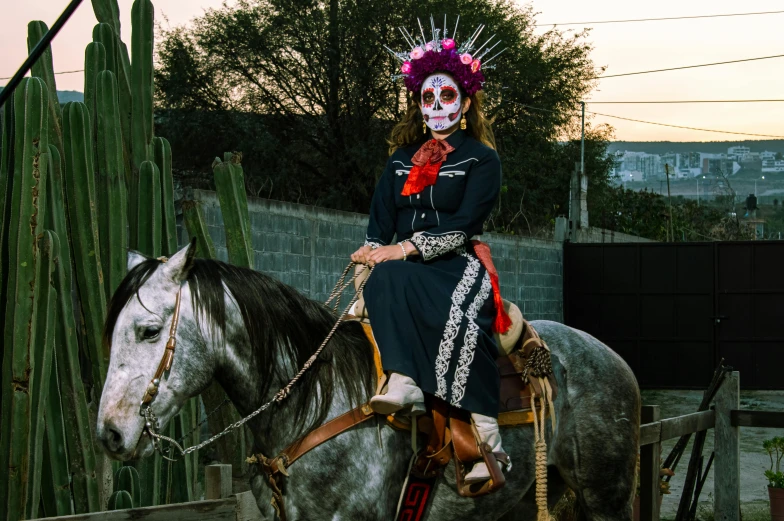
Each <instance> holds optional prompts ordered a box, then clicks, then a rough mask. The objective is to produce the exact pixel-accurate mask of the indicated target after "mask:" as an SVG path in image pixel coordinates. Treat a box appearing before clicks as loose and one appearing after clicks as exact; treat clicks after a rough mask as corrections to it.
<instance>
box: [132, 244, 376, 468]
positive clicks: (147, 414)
mask: <svg viewBox="0 0 784 521" xmlns="http://www.w3.org/2000/svg"><path fill="white" fill-rule="evenodd" d="M158 260H160V261H161V262H162V263H165V262H167V261H168V259H167V258H166V257H160V258H158ZM354 265H355V263H354V262H350V263H349V264H348V266H346V269H345V270H343V273H342V275H341V276H340V278H339V279H338V282H337V283H336V284H335V287H334V288H333V289H332V292H331V293H330V296H329V298H328V299H327V301H326V302H325V303H324V304H325V305H329V303H330V302H331V301H333V300H335V304H334V306H333V311H334V312H337V309H338V306H339V305H340V296H341V295H342V294H343V291H344V290H345V289H346V288H348V287H349V286H351V285H352V284H353V283H354V280H355V279H356V278H357V277H359V275H360V274H361V273H362V272H363V271H364V269H369V270H370V272H369V274H368V277H367V278H365V280H363V281H362V283H361V284H360V285H359V288H357V290H356V292H355V293H354V296H353V297H352V298H351V301H350V302H349V303H348V305H347V306H346V308H345V309H344V310H343V312H342V313H341V314H340V316H339V317H338V319H337V320H336V321H335V325H334V326H332V329H331V330H330V332H329V333H328V334H327V336H326V338H324V341H323V342H322V343H321V345H320V346H319V348H318V349H316V351H315V352H314V353H313V355H311V357H310V358H308V360H307V361H306V362H305V363H304V364H303V365H302V368H301V369H300V371H299V372H298V373H297V374H296V375H295V376H294V377H293V378H292V379H291V380H290V381H289V383H288V384H286V386H285V387H283V388H281V389H280V390H279V391H278V392H277V393H275V396H274V397H273V398H272V399H271V400H270V401H268V402H267V403H265V404H264V405H262V406H261V407H259V408H258V409H256V410H255V411H253V412H252V413H250V414H249V415H247V416H245V417H244V418H241V419H240V420H238V421H236V422H234V423H232V424H231V425H229V426H227V427H226V428H225V429H223V430H222V431H221V432H219V433H218V434H216V435H214V436H212V437H211V438H209V439H207V440H205V441H203V442H201V443H199V444H198V445H194V446H192V447H188V448H187V449H183V448H182V446H181V445H180V444H179V443H178V442H177V440H174V439H172V438H170V437H168V436H164V435H163V434H160V433H158V430H159V425H158V418H157V417H156V416H155V413H154V412H153V411H152V406H151V404H152V401H153V400H154V399H155V397H156V396H158V390H159V387H160V385H161V379H162V378H163V376H164V373H166V372H167V371H170V370H171V366H172V362H173V361H174V351H175V349H176V347H177V339H176V335H177V325H178V324H179V320H180V302H181V299H182V283H181V284H180V288H179V289H178V290H177V297H176V299H175V301H174V312H173V314H172V323H171V326H170V328H169V339H168V340H167V341H166V349H165V350H164V351H163V357H162V358H161V361H160V362H159V363H158V368H157V369H156V370H155V374H154V375H153V377H152V380H150V383H149V384H148V385H147V389H146V390H145V391H144V397H143V398H142V401H141V404H140V408H139V415H140V416H142V417H144V421H145V423H144V428H143V429H142V434H141V435H140V436H149V437H150V438H151V439H152V444H153V449H154V450H156V451H157V452H158V453H159V454H160V455H161V457H162V458H164V459H167V460H169V461H176V459H175V458H171V457H169V456H167V455H166V453H165V452H169V453H170V452H171V448H169V450H168V451H164V450H163V447H161V441H167V442H169V443H170V444H171V446H172V447H176V448H177V449H178V450H179V452H180V456H186V455H187V454H190V453H191V452H195V451H197V450H200V449H202V448H204V447H206V446H207V445H210V444H211V443H213V442H215V441H216V440H218V439H219V438H222V437H223V436H225V435H227V434H229V433H230V432H232V431H234V430H236V429H238V428H240V427H242V426H243V425H244V424H245V423H247V422H248V421H250V420H251V419H253V418H254V417H255V416H257V415H258V414H260V413H261V412H263V411H265V410H267V409H268V408H269V407H270V406H272V405H273V404H274V403H279V402H282V401H283V400H285V399H286V398H287V397H288V396H289V394H290V393H291V389H292V388H293V387H294V385H295V384H296V383H297V382H298V381H299V379H300V378H302V376H303V375H304V374H305V373H306V372H307V370H308V369H310V367H311V366H312V365H313V364H314V363H315V361H316V360H317V359H318V357H319V355H320V354H321V352H322V351H323V350H324V348H325V347H326V346H327V344H328V343H329V341H330V340H331V339H332V336H333V335H334V334H335V331H337V329H338V326H340V324H341V322H343V320H344V319H345V318H346V316H347V315H348V311H349V309H351V306H353V305H354V303H355V302H356V301H357V300H358V299H359V295H361V294H362V290H363V288H364V287H365V283H366V282H367V281H368V279H369V278H370V277H369V275H370V274H372V273H373V269H374V267H370V268H367V267H365V268H363V269H362V270H359V271H357V272H355V273H354V276H353V277H351V278H350V279H349V280H348V281H347V282H346V275H347V274H348V272H349V270H351V268H353V267H354ZM226 403H228V400H224V402H223V403H222V404H221V405H219V406H218V408H216V409H215V410H214V411H212V412H210V413H209V414H208V415H207V416H208V417H209V416H211V415H212V414H214V413H215V412H217V411H218V409H220V408H221V407H222V406H223V405H225V404H226ZM204 421H206V419H205V420H204ZM202 423H203V422H202ZM180 439H181V440H182V439H184V437H183V438H180ZM137 446H138V443H137Z"/></svg>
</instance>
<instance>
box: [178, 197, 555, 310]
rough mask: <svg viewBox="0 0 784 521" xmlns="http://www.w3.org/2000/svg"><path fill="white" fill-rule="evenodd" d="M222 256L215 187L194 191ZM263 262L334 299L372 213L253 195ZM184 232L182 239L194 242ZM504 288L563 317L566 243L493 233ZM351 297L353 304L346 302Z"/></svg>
mask: <svg viewBox="0 0 784 521" xmlns="http://www.w3.org/2000/svg"><path fill="white" fill-rule="evenodd" d="M192 197H193V199H194V200H196V201H198V202H200V204H201V207H202V212H203V213H204V218H205V221H206V225H207V228H208V230H209V233H210V235H211V236H212V239H213V241H214V242H215V248H216V254H217V256H218V258H219V259H221V260H224V261H225V260H227V251H226V246H225V244H226V237H225V233H224V230H223V218H222V216H221V212H220V204H219V203H218V198H217V196H216V194H215V193H214V192H208V191H202V190H194V191H193V192H192ZM248 211H249V213H250V220H251V229H252V231H253V249H254V252H255V265H256V269H257V270H259V271H264V272H265V273H267V274H269V275H272V276H274V277H276V278H277V279H279V280H281V281H283V282H284V283H286V284H289V285H291V286H294V287H295V288H297V289H299V290H300V291H302V292H303V293H304V294H306V295H308V296H309V297H311V298H313V299H316V300H322V301H323V300H326V299H327V297H328V296H329V292H330V291H331V289H332V287H333V286H334V284H335V282H336V281H337V278H338V276H339V275H340V273H341V271H342V270H343V269H344V268H345V267H346V264H347V263H348V261H349V256H350V255H351V253H353V252H354V251H355V250H356V249H357V248H358V247H359V246H360V245H362V244H363V243H364V241H365V230H366V228H367V216H366V215H361V214H355V213H349V212H341V211H337V210H330V209H326V208H316V207H313V206H306V205H301V204H295V203H284V202H279V201H271V200H268V199H258V198H249V199H248ZM187 240H188V238H187V233H186V232H185V230H183V229H181V230H180V243H181V244H185V243H186V242H187ZM483 240H485V241H486V242H487V243H488V244H490V247H491V248H492V253H493V261H494V263H495V266H496V268H497V269H498V272H499V278H500V283H501V293H502V295H503V297H504V298H505V299H508V300H510V301H512V302H515V303H516V304H517V305H518V306H519V307H520V309H521V310H522V312H523V314H524V316H525V317H526V318H527V319H529V320H538V319H546V320H555V321H559V322H562V321H563V277H562V271H563V270H562V267H563V247H562V245H561V243H558V242H552V241H542V240H536V239H527V238H520V237H513V236H506V235H496V234H487V235H485V236H484V238H483ZM344 302H347V300H346V301H344Z"/></svg>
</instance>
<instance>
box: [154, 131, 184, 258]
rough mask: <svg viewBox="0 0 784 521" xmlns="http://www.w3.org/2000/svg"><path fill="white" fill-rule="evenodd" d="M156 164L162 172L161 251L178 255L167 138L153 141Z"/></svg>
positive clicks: (170, 162)
mask: <svg viewBox="0 0 784 521" xmlns="http://www.w3.org/2000/svg"><path fill="white" fill-rule="evenodd" d="M152 145H153V155H154V157H155V164H156V165H157V166H158V170H160V172H161V201H162V203H163V208H161V216H162V217H163V231H162V235H163V236H162V241H161V251H162V252H163V254H164V255H167V256H168V255H174V254H175V253H177V249H178V248H177V222H176V221H175V218H174V180H173V178H172V153H171V145H169V142H168V141H167V140H166V138H162V137H156V138H153V140H152Z"/></svg>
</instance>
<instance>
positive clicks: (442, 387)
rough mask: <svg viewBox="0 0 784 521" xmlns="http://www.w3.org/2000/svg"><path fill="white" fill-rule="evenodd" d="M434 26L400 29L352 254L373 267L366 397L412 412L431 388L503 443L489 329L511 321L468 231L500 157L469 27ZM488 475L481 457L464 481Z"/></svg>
mask: <svg viewBox="0 0 784 521" xmlns="http://www.w3.org/2000/svg"><path fill="white" fill-rule="evenodd" d="M431 25H432V20H431ZM444 32H446V31H444ZM439 33H440V30H438V29H435V28H433V39H432V41H429V42H425V41H424V34H423V38H422V40H421V41H420V42H419V44H417V42H414V41H413V38H411V36H410V35H408V33H407V32H405V34H406V35H407V39H409V44H413V45H412V47H413V48H412V50H411V51H410V52H409V53H393V54H395V56H396V58H398V59H399V60H400V61H402V62H403V64H402V66H401V72H402V74H403V76H404V77H405V85H406V87H407V89H408V90H409V91H410V92H411V96H410V97H409V106H408V110H407V112H406V115H405V118H404V119H403V121H401V122H400V123H398V124H397V125H396V126H395V127H394V129H393V130H392V135H391V137H390V139H389V145H390V157H389V160H388V161H387V165H386V168H385V170H384V172H383V174H382V176H381V179H380V181H379V183H378V185H377V187H376V190H375V193H374V195H373V200H372V203H371V208H370V223H369V225H368V229H367V237H366V240H365V244H364V246H362V247H361V248H359V249H358V250H357V251H356V252H355V253H354V254H352V256H351V259H352V260H353V261H354V262H358V263H364V264H368V265H370V266H375V269H374V271H373V274H372V275H371V276H370V278H369V279H368V281H367V284H366V286H365V289H364V299H365V305H366V309H367V311H368V315H369V316H370V318H371V321H372V326H373V335H374V337H375V339H376V342H377V344H378V348H379V350H380V352H381V360H382V365H383V367H384V370H385V371H387V372H388V373H389V380H388V390H387V392H386V394H383V395H378V396H375V397H374V398H373V399H372V400H371V405H372V407H373V409H374V410H375V411H376V412H378V413H380V414H392V413H394V412H398V411H402V412H408V413H410V414H417V413H421V412H423V411H424V395H423V392H425V393H428V394H431V395H433V396H435V397H437V398H440V399H442V400H445V401H446V402H447V403H449V404H450V405H452V406H453V407H460V408H463V409H465V410H468V411H470V412H471V416H472V420H473V422H474V424H475V426H476V429H477V432H478V434H479V437H480V439H481V441H482V442H486V443H488V444H489V445H490V447H491V448H492V450H493V452H503V450H502V448H501V436H500V433H499V430H498V421H497V417H498V397H499V385H500V383H499V381H500V378H499V373H498V369H497V366H496V363H495V360H496V357H497V356H498V348H497V346H496V342H495V339H494V336H493V332H494V330H495V331H501V332H503V331H505V330H506V329H508V320H509V319H508V317H507V316H506V314H505V312H504V310H503V305H498V304H500V302H501V299H500V295H499V294H498V285H497V279H495V280H492V281H491V276H490V274H489V273H488V271H487V269H486V268H485V265H484V264H486V263H487V260H488V259H487V257H489V255H487V256H485V255H481V254H480V255H479V256H478V254H477V253H476V249H478V248H475V246H474V243H473V242H472V241H471V238H472V237H474V236H476V235H479V234H481V233H482V229H483V225H484V222H485V220H486V219H487V218H488V217H489V215H490V212H491V211H492V210H493V207H494V206H495V204H496V201H497V200H498V195H499V192H500V188H501V162H500V160H499V158H498V154H497V153H496V151H495V138H494V136H493V131H492V130H491V128H490V121H488V120H487V119H486V118H485V117H484V115H483V113H482V99H483V93H482V92H481V89H482V84H483V83H484V80H485V79H484V75H483V73H482V63H481V61H480V60H481V59H482V56H483V55H475V56H471V54H470V53H471V52H473V50H474V49H475V48H476V47H475V42H474V40H475V39H476V36H473V37H472V39H469V40H467V41H466V42H465V43H463V44H462V45H459V46H458V44H457V43H456V42H455V40H454V37H452V38H446V37H445V36H446V34H444V35H441V36H444V37H443V38H440V37H439V36H440V35H439ZM475 34H476V33H475ZM481 47H486V46H481ZM481 47H480V50H481ZM395 237H396V242H393V238H395ZM480 256H481V257H483V259H482V261H480V258H479V257H480ZM489 477H490V475H489V472H488V470H487V467H486V465H485V463H484V462H479V463H476V464H475V465H474V467H473V469H472V470H471V472H470V473H469V474H467V475H466V481H467V482H481V481H485V480H487V479H489Z"/></svg>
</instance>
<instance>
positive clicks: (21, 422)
mask: <svg viewBox="0 0 784 521" xmlns="http://www.w3.org/2000/svg"><path fill="white" fill-rule="evenodd" d="M48 99H49V97H48V92H47V89H46V85H45V84H44V82H43V81H41V80H40V79H38V78H27V79H25V80H23V82H22V83H21V84H20V85H19V87H18V88H17V90H16V91H15V92H14V100H13V103H14V112H15V113H16V114H25V115H26V116H27V117H17V118H15V122H14V123H15V129H14V138H15V155H14V172H15V177H14V182H13V187H12V194H11V201H10V205H11V207H10V208H9V210H10V212H8V213H9V215H10V222H9V223H8V257H7V258H8V260H9V262H8V266H9V268H12V269H9V270H8V286H7V287H8V289H7V295H6V302H5V313H4V315H5V329H4V335H5V336H4V342H3V368H2V385H3V388H2V393H0V394H1V395H2V416H0V468H2V469H4V472H8V474H7V475H6V476H4V479H0V502H2V505H3V510H4V511H5V512H6V513H7V514H6V515H7V517H9V518H11V519H23V518H24V517H26V512H25V506H26V499H27V491H28V472H29V454H28V450H29V446H30V438H29V436H30V421H31V417H30V413H31V411H30V408H31V405H32V404H31V398H30V393H29V390H30V387H31V382H30V374H31V368H32V366H31V364H32V362H33V360H32V358H33V356H34V354H33V345H34V344H33V341H34V335H35V330H36V328H35V326H36V302H35V297H36V293H37V292H38V281H37V280H36V276H37V263H38V262H40V261H39V257H40V254H39V252H38V244H37V239H38V236H39V235H40V234H41V233H43V225H44V218H45V207H44V206H43V205H42V204H41V203H42V201H41V192H43V190H44V186H46V167H45V166H44V167H42V166H41V165H42V158H41V156H42V154H44V153H45V151H46V150H48V143H47V132H48V128H49V127H48V116H49V105H48ZM9 470H11V471H10V472H9Z"/></svg>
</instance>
